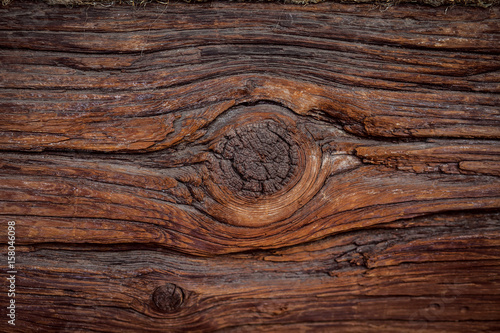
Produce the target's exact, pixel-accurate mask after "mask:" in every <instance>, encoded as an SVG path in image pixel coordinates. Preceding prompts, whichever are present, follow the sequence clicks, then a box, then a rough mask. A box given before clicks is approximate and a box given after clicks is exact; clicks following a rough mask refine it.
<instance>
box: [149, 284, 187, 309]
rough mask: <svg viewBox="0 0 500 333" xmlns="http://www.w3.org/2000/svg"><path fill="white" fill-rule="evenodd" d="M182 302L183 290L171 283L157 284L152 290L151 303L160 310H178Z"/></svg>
mask: <svg viewBox="0 0 500 333" xmlns="http://www.w3.org/2000/svg"><path fill="white" fill-rule="evenodd" d="M183 302H184V292H183V291H182V289H181V288H180V287H178V286H176V285H175V284H173V283H167V284H165V285H163V286H159V287H158V288H156V289H155V291H154V292H153V303H154V304H155V306H156V307H157V308H158V310H160V311H161V312H165V313H169V312H175V311H177V310H179V308H180V307H181V305H182V303H183Z"/></svg>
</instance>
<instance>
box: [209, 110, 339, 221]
mask: <svg viewBox="0 0 500 333" xmlns="http://www.w3.org/2000/svg"><path fill="white" fill-rule="evenodd" d="M212 137H213V144H211V149H212V152H213V154H212V156H211V158H210V159H209V161H208V168H207V173H208V175H207V176H208V177H207V181H206V185H207V189H208V191H209V194H210V197H211V198H212V199H214V201H211V202H205V211H206V212H207V213H209V214H210V215H212V216H213V217H215V218H217V219H218V220H219V221H222V222H226V223H229V224H233V225H238V226H247V227H260V226H265V225H269V224H271V223H274V222H277V221H280V220H283V219H284V218H287V217H289V216H290V215H292V214H293V213H294V212H296V211H297V210H298V209H299V208H300V207H302V206H303V205H304V204H306V203H307V202H308V201H309V200H310V199H311V198H312V197H313V196H314V195H315V194H316V193H317V192H318V190H319V189H320V188H321V185H322V184H323V182H324V180H325V179H326V177H327V176H328V174H329V172H330V169H329V168H328V166H327V167H326V168H325V167H324V164H325V163H326V164H329V163H328V161H325V159H324V158H323V154H322V152H321V149H320V147H319V146H318V145H317V144H316V142H315V140H314V138H312V136H311V135H310V134H309V133H308V131H307V130H306V129H305V128H304V126H303V124H302V123H301V120H300V117H299V116H297V115H295V114H294V113H293V112H291V111H290V110H288V109H286V108H284V107H280V106H276V105H266V104H262V105H256V106H248V107H239V108H237V109H236V110H232V111H231V112H228V114H226V115H225V116H224V117H221V119H219V121H218V122H217V123H216V124H214V130H213V133H212Z"/></svg>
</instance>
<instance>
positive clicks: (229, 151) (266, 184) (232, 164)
mask: <svg viewBox="0 0 500 333" xmlns="http://www.w3.org/2000/svg"><path fill="white" fill-rule="evenodd" d="M218 148H219V149H218V150H217V153H219V155H218V156H220V159H219V161H218V162H219V167H220V169H221V171H222V177H221V178H222V181H224V182H225V183H226V184H227V185H228V187H229V188H231V189H232V190H233V191H235V192H237V193H239V194H240V195H242V196H248V197H262V196H265V195H270V194H273V193H275V192H277V191H279V190H281V189H283V187H284V186H286V185H287V184H288V183H289V182H290V181H291V179H292V178H293V177H294V176H295V175H296V173H297V169H298V168H297V164H298V159H299V147H298V143H297V142H296V141H295V140H294V139H293V138H292V136H291V135H290V133H289V132H288V130H287V129H286V128H285V127H284V126H283V124H281V123H279V122H277V121H275V120H272V119H267V120H262V121H260V122H257V123H250V124H246V125H244V126H240V127H238V128H236V129H234V130H232V131H230V133H228V134H227V135H226V136H225V138H224V140H223V141H222V142H221V144H220V145H219V147H218Z"/></svg>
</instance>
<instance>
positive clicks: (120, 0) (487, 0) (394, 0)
mask: <svg viewBox="0 0 500 333" xmlns="http://www.w3.org/2000/svg"><path fill="white" fill-rule="evenodd" d="M15 1H16V0H2V5H3V6H7V5H9V4H11V3H12V2H15ZM42 1H43V2H45V3H47V4H49V5H63V6H104V7H111V6H115V5H130V6H146V5H147V4H152V3H158V4H164V5H167V4H168V3H169V1H170V0H42ZM178 1H182V0H178ZM209 1H211V0H184V2H186V3H200V2H209ZM216 1H217V0H216ZM227 1H230V2H231V1H233V0H227ZM233 2H256V3H257V2H277V3H286V4H298V5H305V4H316V3H321V2H338V3H350V4H374V5H379V6H382V7H392V6H395V5H398V4H408V3H409V4H422V5H429V6H433V7H438V6H455V5H458V6H474V7H482V8H489V7H492V6H498V5H499V4H500V0H250V1H246V0H234V1H233Z"/></svg>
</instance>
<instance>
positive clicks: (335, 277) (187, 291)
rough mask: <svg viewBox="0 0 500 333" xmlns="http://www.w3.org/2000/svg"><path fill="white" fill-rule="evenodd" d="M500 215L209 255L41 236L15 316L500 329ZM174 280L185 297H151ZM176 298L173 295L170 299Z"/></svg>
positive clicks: (65, 320) (55, 323)
mask: <svg viewBox="0 0 500 333" xmlns="http://www.w3.org/2000/svg"><path fill="white" fill-rule="evenodd" d="M499 217H500V216H499V214H498V213H496V214H479V213H476V214H452V215H446V214H445V215H439V216H435V217H425V218H417V219H410V220H407V221H404V222H402V223H400V225H399V226H400V227H401V226H403V227H402V228H397V227H398V225H397V224H394V225H390V224H388V225H383V226H380V227H379V228H372V229H370V230H357V231H351V232H348V233H344V234H342V235H340V236H338V237H328V238H326V239H324V240H322V241H319V242H314V243H310V244H305V245H301V246H295V247H292V248H286V249H278V250H272V251H255V252H252V253H244V254H235V255H228V256H218V257H212V258H200V257H192V256H188V255H182V254H179V253H174V252H170V251H164V250H160V251H158V250H154V249H151V248H149V249H142V250H139V249H135V250H131V249H130V250H128V251H123V249H120V248H116V247H109V248H108V249H106V248H101V249H96V248H92V247H88V246H83V245H82V246H81V247H80V248H79V247H76V248H75V247H68V248H67V249H64V248H63V249H61V248H60V247H59V246H58V245H57V244H39V245H34V246H30V247H27V248H24V250H23V252H21V253H19V265H20V267H22V272H21V273H20V275H19V286H18V288H19V290H20V295H19V296H18V303H19V305H18V306H19V308H18V311H19V314H20V315H19V325H20V326H22V327H24V328H26V329H28V330H31V329H43V330H48V331H52V330H54V329H55V328H58V327H64V328H65V330H73V329H77V330H82V329H84V330H90V331H97V332H120V331H123V330H141V331H151V332H159V331H165V330H168V331H171V332H181V331H186V330H189V331H214V330H219V329H226V330H228V331H245V332H248V331H251V330H254V331H255V330H258V331H261V330H262V331H266V330H271V331H276V330H278V331H282V330H284V329H288V328H289V329H293V330H299V331H302V330H316V329H319V330H320V331H323V330H331V329H333V328H336V329H339V330H340V331H345V332H348V331H358V330H359V331H365V332H367V331H369V332H373V331H377V330H384V331H385V330H386V329H387V330H388V331H394V332H395V331H397V330H400V331H401V330H402V331H415V332H416V331H420V330H422V331H426V332H434V331H438V330H440V329H441V330H449V329H456V330H457V331H462V330H464V329H465V330H467V329H471V330H472V331H485V330H493V331H495V330H497V329H498V328H499V327H500V326H499V325H500V322H499V321H498V318H499V316H500V312H499V309H500V308H499V307H498V304H499V302H500V293H499V291H500V289H499V288H498V285H499V284H500V279H499V276H500V274H499V267H500V266H499V260H500V255H499V254H500V233H499V232H498V219H499ZM25 251H26V252H25ZM56 279H57V283H55V280H56ZM170 284H174V285H175V286H177V288H180V289H179V290H178V291H177V293H176V294H177V295H181V296H175V297H180V298H175V297H174V296H170V297H166V296H165V297H163V298H155V297H154V296H153V295H154V294H155V293H157V291H156V290H157V288H163V287H164V286H167V285H170ZM160 290H161V289H160ZM174 294H175V293H174ZM0 297H2V298H5V295H4V294H2V295H1V296H0ZM172 297H174V298H172ZM34 300H36V301H34ZM155 300H156V302H155ZM174 300H177V303H175V304H177V305H176V306H174V307H166V308H165V307H163V306H164V303H162V302H173V301H174ZM168 304H172V303H168ZM162 309H163V310H162ZM380 309H383V310H382V311H381V310H380ZM54 310H55V311H54ZM75 312H76V313H78V314H79V315H78V316H75ZM268 325H269V326H268ZM278 325H279V326H278Z"/></svg>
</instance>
